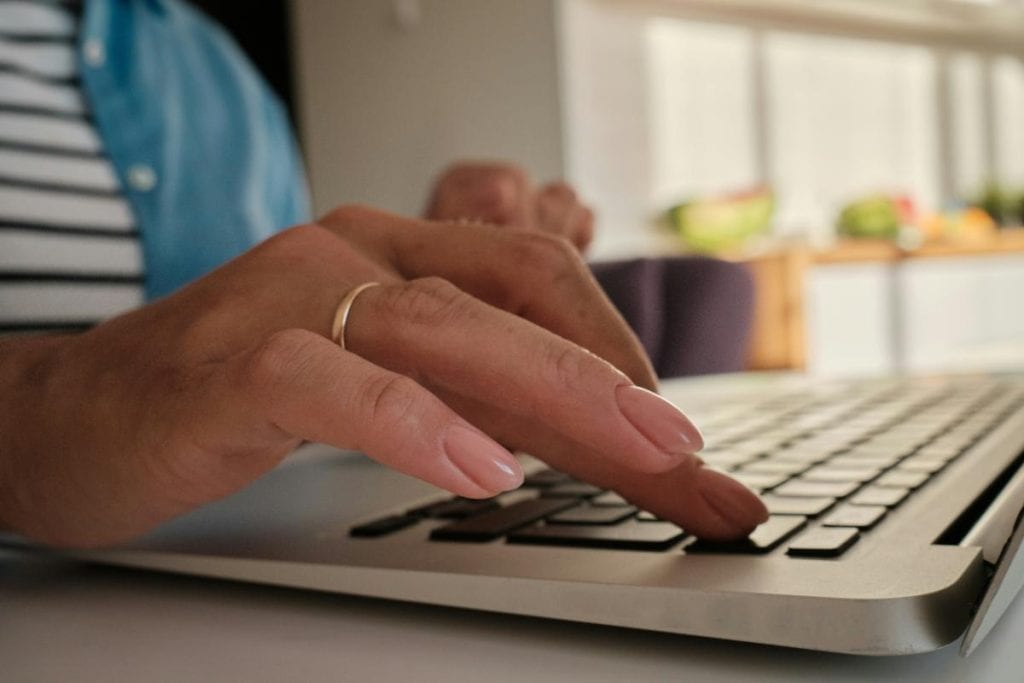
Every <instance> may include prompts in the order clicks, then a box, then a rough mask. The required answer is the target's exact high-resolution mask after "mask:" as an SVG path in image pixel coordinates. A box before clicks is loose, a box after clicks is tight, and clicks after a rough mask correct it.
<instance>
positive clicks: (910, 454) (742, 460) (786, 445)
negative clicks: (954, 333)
mask: <svg viewBox="0 0 1024 683" xmlns="http://www.w3.org/2000/svg"><path fill="white" fill-rule="evenodd" d="M1022 399H1024V393H1022V390H1021V389H1020V387H1018V386H1016V385H1012V384H1009V383H1001V382H998V381H995V380H992V379H990V378H970V379H966V378H958V379H945V380H944V379H931V380H918V381H916V382H911V381H900V382H897V381H885V382H879V381H872V382H863V383H857V384H849V385H844V386H841V387H838V388H833V389H831V390H825V391H815V392H813V393H794V394H789V395H783V396H776V397H774V398H772V399H769V400H763V401H751V402H747V403H746V404H743V405H739V404H736V403H730V404H729V406H728V407H727V408H724V409H722V410H720V411H718V412H717V413H712V414H711V415H710V416H709V417H708V419H706V420H704V421H703V423H702V426H703V427H704V430H705V432H706V434H709V435H710V437H709V438H708V439H707V444H708V445H707V447H706V448H705V450H704V451H703V452H702V453H701V454H700V456H701V458H703V459H704V461H705V462H706V463H707V465H708V466H710V467H715V468H717V469H720V470H722V471H725V472H728V473H729V474H730V475H731V476H733V477H735V478H736V479H738V480H739V481H741V482H743V483H744V484H746V485H747V486H749V487H750V488H752V489H754V490H755V491H757V492H759V493H760V494H761V495H762V497H763V499H764V501H765V503H766V505H767V506H768V510H769V512H770V513H771V517H770V518H769V520H768V521H767V522H765V523H764V524H762V525H761V526H759V527H758V528H757V529H755V530H754V532H753V533H751V535H750V536H749V537H748V538H745V539H742V540H740V541H734V542H728V543H720V542H719V543H713V542H708V541H704V540H699V539H695V538H694V537H693V536H690V535H688V534H687V533H686V531H685V530H684V529H681V528H679V527H678V526H676V525H674V524H671V523H668V522H665V521H663V520H660V519H658V518H657V517H655V516H654V515H652V514H650V513H649V512H646V511H644V510H640V509H638V508H636V507H634V506H632V505H630V504H629V503H628V502H627V501H626V500H624V499H623V498H622V497H621V496H619V495H618V494H617V493H615V492H613V491H605V490H603V489H600V488H598V487H595V486H592V485H590V484H587V483H584V482H579V481H576V480H573V479H572V478H571V477H569V476H568V475H566V474H563V473H561V472H557V471H555V470H550V469H548V470H542V471H540V472H536V473H533V474H531V475H529V476H528V477H527V478H526V481H525V482H524V484H523V488H522V489H520V490H519V491H516V492H512V493H508V494H503V495H501V496H498V497H497V498H493V499H489V500H469V499H464V498H449V499H445V500H441V501H438V502H436V503H431V504H429V505H424V506H421V507H418V508H414V509H411V510H408V511H406V512H404V513H402V514H397V515H392V516H389V517H385V518H382V519H377V520H373V521H371V522H369V523H366V524H360V525H359V526H355V527H353V528H352V529H351V530H350V535H351V536H353V537H359V538H381V537H385V536H387V535H389V534H392V533H395V532H397V531H400V530H402V529H406V528H408V527H412V526H415V525H417V524H421V523H423V522H425V521H427V520H433V525H432V529H431V532H430V539H431V541H432V542H437V543H451V542H463V543H467V542H468V543H486V542H505V543H510V544H528V545H548V546H562V547H581V548H607V549H616V550H638V551H661V552H664V551H670V550H675V549H677V548H682V550H683V551H684V552H686V553H694V554H697V553H734V554H735V553H740V554H765V553H768V552H772V551H775V550H776V549H779V548H783V547H784V548H785V554H786V555H788V556H791V557H801V558H835V557H839V556H841V555H842V554H843V553H844V552H845V551H847V550H848V549H849V548H851V547H853V546H854V545H855V544H856V543H857V541H858V540H859V539H860V538H861V537H862V536H863V535H865V534H867V533H870V530H871V529H873V528H874V527H876V526H877V525H878V524H881V523H884V520H885V518H886V516H887V515H888V514H889V511H890V510H892V509H893V508H895V507H897V506H899V505H901V504H903V503H905V501H906V500H907V499H908V498H909V497H911V496H913V495H914V494H915V493H916V492H918V491H920V490H921V489H922V488H924V487H926V486H927V485H928V483H929V481H930V480H931V479H932V478H933V477H934V476H936V475H937V474H939V473H940V472H941V471H942V470H943V469H945V468H946V467H947V466H949V464H950V463H952V462H954V461H955V460H956V459H957V458H958V457H960V456H961V454H963V453H964V452H965V451H966V450H968V449H969V448H970V447H971V446H972V445H973V444H974V443H975V442H977V441H978V440H979V439H980V438H981V437H983V436H985V435H986V434H987V433H988V432H989V431H991V430H992V429H993V428H994V427H995V426H996V425H997V424H999V423H1000V422H1001V421H1002V420H1004V419H1005V418H1006V417H1007V416H1008V415H1009V414H1011V413H1012V412H1014V411H1015V410H1017V409H1019V408H1020V406H1021V404H1022ZM437 520H442V523H440V524H438V523H437Z"/></svg>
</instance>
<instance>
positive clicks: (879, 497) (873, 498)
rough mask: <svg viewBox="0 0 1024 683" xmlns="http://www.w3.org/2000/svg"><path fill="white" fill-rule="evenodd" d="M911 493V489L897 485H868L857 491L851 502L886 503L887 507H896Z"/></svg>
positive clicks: (862, 503)
mask: <svg viewBox="0 0 1024 683" xmlns="http://www.w3.org/2000/svg"><path fill="white" fill-rule="evenodd" d="M909 493H910V489H899V488H895V487H884V486H868V487H867V488H865V489H861V490H860V491H858V492H857V495H855V496H854V497H853V498H851V499H850V502H851V503H853V504H854V505H884V506H885V507H889V508H891V507H896V506H897V505H899V504H900V503H901V502H903V499H904V498H906V497H907V494H909Z"/></svg>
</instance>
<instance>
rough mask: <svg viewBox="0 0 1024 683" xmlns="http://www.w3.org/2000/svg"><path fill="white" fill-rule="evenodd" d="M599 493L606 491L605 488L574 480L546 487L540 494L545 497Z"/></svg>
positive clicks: (583, 495) (593, 494) (586, 496)
mask: <svg viewBox="0 0 1024 683" xmlns="http://www.w3.org/2000/svg"><path fill="white" fill-rule="evenodd" d="M599 493H604V489H599V488H597V487H596V486H591V485H590V484H585V483H583V482H582V481H572V482H569V483H567V484H558V485H557V486H552V487H551V488H547V489H544V490H542V491H541V494H540V495H542V496H544V497H545V498H590V497H591V496H596V495H597V494H599Z"/></svg>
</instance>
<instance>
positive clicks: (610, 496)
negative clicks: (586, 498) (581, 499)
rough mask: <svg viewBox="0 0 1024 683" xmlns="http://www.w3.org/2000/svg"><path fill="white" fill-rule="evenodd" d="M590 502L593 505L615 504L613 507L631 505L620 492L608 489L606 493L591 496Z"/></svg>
mask: <svg viewBox="0 0 1024 683" xmlns="http://www.w3.org/2000/svg"><path fill="white" fill-rule="evenodd" d="M590 504H591V505H598V506H605V505H608V506H613V507H621V506H623V505H629V503H628V502H627V501H626V499H625V498H623V497H622V496H620V495H619V494H617V493H615V492H614V491H606V492H605V493H602V494H601V495H599V496H596V497H594V498H591V499H590Z"/></svg>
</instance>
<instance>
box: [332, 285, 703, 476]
mask: <svg viewBox="0 0 1024 683" xmlns="http://www.w3.org/2000/svg"><path fill="white" fill-rule="evenodd" d="M357 304H358V305H357V306H353V309H352V311H351V314H350V316H349V324H348V326H347V328H346V329H347V339H348V342H349V346H348V348H350V349H351V350H352V351H353V352H354V353H358V354H360V355H361V356H363V357H365V358H367V359H369V360H371V361H373V362H374V363H376V364H377V365H381V366H383V367H387V368H389V369H391V370H394V371H396V372H399V373H401V374H403V375H408V376H411V377H416V378H418V379H419V380H420V381H421V383H423V384H424V385H426V386H429V387H431V388H434V387H443V388H444V389H446V390H448V391H450V392H454V393H457V394H461V395H464V396H469V397H472V398H474V399H477V400H480V401H486V402H489V403H491V404H492V405H495V406H496V407H500V408H501V409H502V410H505V411H508V412H509V413H510V414H513V415H518V416H521V417H524V418H527V420H529V421H532V422H533V423H540V424H547V425H548V426H550V427H551V428H552V429H554V430H556V431H558V432H560V433H562V434H565V435H566V436H568V437H569V438H571V439H574V440H576V441H578V442H580V443H584V444H586V445H587V446H588V447H589V448H590V450H591V451H592V452H593V453H594V454H595V455H597V456H599V457H603V458H607V459H611V460H616V461H618V462H621V463H622V464H623V465H624V466H626V467H630V468H635V469H640V470H643V471H648V472H657V471H663V470H667V469H671V468H672V467H675V466H676V465H677V464H678V463H679V462H680V461H682V460H684V459H687V458H689V457H691V454H693V453H694V452H696V451H698V450H700V449H701V448H702V447H703V441H702V439H701V436H700V433H699V432H698V431H697V429H696V428H695V427H694V426H693V425H692V424H691V423H690V421H689V420H688V419H687V418H686V417H685V416H684V415H683V414H682V413H681V412H679V411H678V410H677V409H676V408H675V407H673V406H672V405H671V404H669V403H668V402H666V401H665V400H664V399H662V398H660V397H659V396H657V395H656V394H654V393H652V392H650V391H647V390H646V389H642V388H640V387H637V386H635V385H634V384H633V383H632V382H631V381H630V380H629V378H628V377H626V376H625V375H624V374H622V373H621V372H620V371H619V370H617V369H616V368H615V367H613V366H612V365H611V364H610V363H608V362H607V361H605V360H602V359H601V358H599V357H598V356H596V355H594V354H593V353H590V352H589V351H587V350H585V349H583V348H581V347H579V346H577V345H576V344H574V343H572V342H570V341H568V340H566V339H563V338H562V337H559V336H558V335H556V334H553V333H551V332H550V331H548V330H545V329H543V328H541V327H539V326H537V325H535V324H533V323H530V322H528V321H526V320H523V319H522V318H518V317H516V316H514V315H512V314H510V313H508V312H507V311H502V310H500V309H498V308H495V307H493V306H489V305H488V304H485V303H483V302H482V301H479V300H478V299H475V298H473V297H471V296H469V295H468V294H466V293H465V292H462V291H461V290H459V289H458V288H457V287H455V286H454V285H452V284H451V283H449V282H447V281H445V280H441V279H439V278H423V279H418V280H413V281H411V282H408V283H403V284H400V285H389V286H382V287H374V288H372V289H368V290H366V291H365V292H364V293H363V294H362V295H360V298H359V300H358V301H357ZM385 339H386V340H387V344H382V343H381V340H385Z"/></svg>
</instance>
